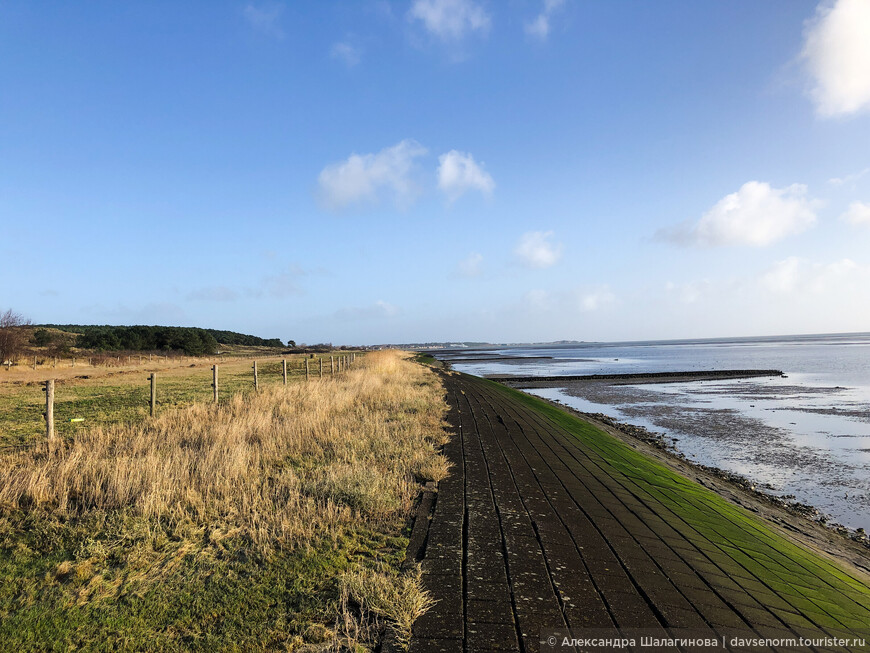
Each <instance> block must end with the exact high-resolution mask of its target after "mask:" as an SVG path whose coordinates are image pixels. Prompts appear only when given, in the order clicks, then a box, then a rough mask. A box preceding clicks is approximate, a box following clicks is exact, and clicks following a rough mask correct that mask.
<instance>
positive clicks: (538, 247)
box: [514, 231, 562, 269]
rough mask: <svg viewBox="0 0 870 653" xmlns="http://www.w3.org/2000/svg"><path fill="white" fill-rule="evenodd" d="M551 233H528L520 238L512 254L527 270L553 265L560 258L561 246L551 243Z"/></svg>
mask: <svg viewBox="0 0 870 653" xmlns="http://www.w3.org/2000/svg"><path fill="white" fill-rule="evenodd" d="M552 238H553V232H552V231H529V232H527V233H525V234H523V235H522V236H521V237H520V240H519V242H518V243H517V246H516V249H514V254H516V257H517V260H519V262H520V263H521V264H522V265H524V266H525V267H527V268H532V269H543V268H549V267H551V266H553V265H555V264H556V263H557V262H558V261H559V259H560V258H561V257H562V245H560V244H558V243H554V242H552Z"/></svg>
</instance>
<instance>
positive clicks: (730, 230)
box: [657, 181, 818, 247]
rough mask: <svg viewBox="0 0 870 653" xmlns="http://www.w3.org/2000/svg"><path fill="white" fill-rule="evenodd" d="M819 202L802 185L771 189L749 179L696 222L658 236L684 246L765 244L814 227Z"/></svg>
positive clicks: (665, 230)
mask: <svg viewBox="0 0 870 653" xmlns="http://www.w3.org/2000/svg"><path fill="white" fill-rule="evenodd" d="M817 205H818V202H816V201H815V200H812V199H811V198H809V197H807V187H806V186H804V185H802V184H792V185H791V186H788V187H786V188H771V187H770V184H767V183H765V182H759V181H749V182H747V183H745V184H743V186H741V187H740V190H738V191H737V192H736V193H731V194H730V195H726V196H725V197H723V198H722V199H721V200H719V201H718V202H717V203H716V204H715V205H714V206H713V207H712V208H711V209H710V210H709V211H707V212H706V213H705V214H704V215H703V216H701V219H700V220H698V222H696V223H695V224H691V223H684V224H682V225H679V226H677V227H676V228H671V229H664V230H660V231H659V232H658V234H657V236H658V237H659V238H662V239H665V240H671V241H673V242H677V243H679V244H683V245H703V246H719V245H751V246H754V247H763V246H765V245H770V244H771V243H773V242H776V241H778V240H781V239H782V238H785V237H786V236H790V235H793V234H797V233H800V232H802V231H804V230H806V229H808V228H809V227H811V226H812V225H813V223H815V221H816V214H815V208H816V206H817Z"/></svg>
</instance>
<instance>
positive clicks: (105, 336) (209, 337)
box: [0, 309, 295, 363]
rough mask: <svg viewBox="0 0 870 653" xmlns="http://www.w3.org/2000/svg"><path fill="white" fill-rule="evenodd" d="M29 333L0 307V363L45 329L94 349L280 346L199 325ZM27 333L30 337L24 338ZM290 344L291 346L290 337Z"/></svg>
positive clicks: (45, 338) (77, 327)
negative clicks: (62, 332)
mask: <svg viewBox="0 0 870 653" xmlns="http://www.w3.org/2000/svg"><path fill="white" fill-rule="evenodd" d="M32 328H35V329H36V330H35V331H34V332H33V333H32V334H31V333H30V330H31V323H30V321H29V320H26V319H24V318H23V317H22V316H21V315H20V314H18V313H15V312H14V311H12V310H11V309H9V310H7V311H0V363H3V362H6V361H13V360H15V359H16V358H18V356H19V355H20V354H21V351H22V348H23V347H25V345H26V344H28V343H29V344H31V345H36V346H46V345H49V344H50V343H51V342H52V340H53V339H56V338H52V335H51V332H50V331H48V330H47V329H56V330H58V331H65V332H67V333H71V334H76V339H75V346H76V347H78V348H80V349H92V350H96V351H160V350H163V351H183V352H184V353H185V354H187V355H190V356H201V355H206V354H214V353H216V352H217V350H218V346H219V344H221V345H245V346H259V347H283V346H284V343H283V342H281V340H280V339H278V338H259V337H257V336H252V335H247V334H244V333H236V332H235V331H223V330H219V329H201V328H199V327H168V326H144V325H137V326H111V325H84V324H40V325H35V327H32ZM28 335H30V338H29V339H28V337H27V336H28ZM290 342H291V345H290V346H294V345H295V343H293V342H292V341H290Z"/></svg>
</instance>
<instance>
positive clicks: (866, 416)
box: [446, 333, 870, 531]
mask: <svg viewBox="0 0 870 653" xmlns="http://www.w3.org/2000/svg"><path fill="white" fill-rule="evenodd" d="M465 353H467V354H469V356H465V355H464V354H465ZM458 356H463V358H458V359H457V357H458ZM451 357H452V358H453V359H455V360H456V362H455V363H451V365H452V366H453V368H454V369H456V370H459V371H462V372H467V373H469V374H475V375H478V376H489V375H517V376H571V375H590V374H629V373H645V372H683V371H703V370H728V369H741V370H742V369H776V370H781V371H782V373H783V374H782V376H773V377H764V378H752V379H734V380H717V381H691V382H680V383H654V384H648V383H644V384H635V385H631V384H629V385H611V384H605V383H591V384H590V383H585V382H579V383H577V382H575V383H568V382H566V383H565V385H564V387H550V388H542V389H530V390H526V392H530V393H532V394H536V395H538V396H541V397H545V398H547V399H550V400H554V401H559V402H562V403H564V404H566V405H568V406H571V407H572V408H575V409H577V410H580V411H583V412H588V413H604V414H606V415H608V416H610V417H613V418H615V419H617V420H619V421H621V422H627V423H630V424H634V425H637V426H643V427H645V428H647V429H649V430H650V431H653V432H657V433H659V434H662V435H663V436H664V437H665V438H666V440H667V441H668V442H669V443H670V444H672V445H673V447H674V448H675V449H676V450H677V451H679V452H681V453H682V454H684V455H685V457H686V458H687V459H688V460H691V461H694V462H698V463H701V464H704V465H709V466H713V467H718V468H720V469H723V470H727V471H729V472H732V473H736V474H740V475H742V476H745V477H747V478H748V479H749V480H750V481H751V482H753V483H754V484H755V485H756V486H757V487H758V488H759V489H764V491H766V492H769V493H771V494H775V495H778V496H787V497H789V498H790V499H791V500H793V501H798V502H801V503H804V504H809V505H812V506H814V507H816V508H818V509H819V511H821V513H822V515H824V516H825V517H826V519H827V520H828V521H829V522H830V523H839V524H842V525H844V526H847V527H849V528H852V529H858V528H864V529H866V530H868V531H870V333H849V334H825V335H800V336H780V337H764V338H728V339H709V340H673V341H655V342H615V343H571V344H558V345H516V346H495V347H492V348H490V349H480V348H475V349H473V350H472V349H469V350H467V352H462V353H460V352H455V351H454V353H453V354H451V356H448V357H446V358H448V359H449V358H451ZM470 357H481V358H487V359H490V358H491V359H493V360H481V361H477V360H474V361H468V358H470ZM500 359H503V360H500ZM463 360H465V361H466V362H462V361H463ZM792 497H793V498H792Z"/></svg>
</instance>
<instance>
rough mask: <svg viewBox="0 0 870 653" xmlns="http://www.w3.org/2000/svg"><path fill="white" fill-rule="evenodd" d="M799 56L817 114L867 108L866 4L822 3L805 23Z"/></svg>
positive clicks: (869, 25)
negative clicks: (809, 82) (804, 67)
mask: <svg viewBox="0 0 870 653" xmlns="http://www.w3.org/2000/svg"><path fill="white" fill-rule="evenodd" d="M801 57H802V59H803V60H804V62H805V64H806V66H807V69H808V72H809V74H810V76H811V77H812V80H813V85H812V89H811V90H810V95H811V97H812V99H813V101H814V102H815V104H816V111H817V112H818V113H819V115H821V116H825V117H832V116H841V115H847V114H852V113H855V112H857V111H860V110H862V109H867V108H870V73H868V71H870V2H867V0H836V1H835V2H833V3H832V2H827V1H826V2H822V3H821V4H820V5H819V6H818V7H817V9H816V15H815V16H814V17H813V18H812V19H810V20H809V21H807V23H806V26H805V29H804V48H803V52H802V53H801Z"/></svg>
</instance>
